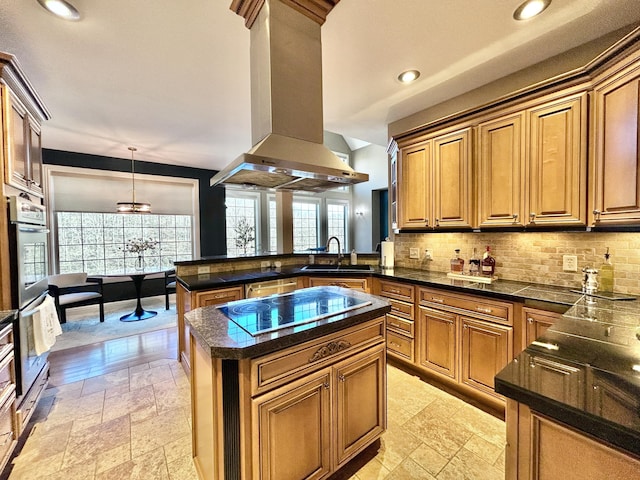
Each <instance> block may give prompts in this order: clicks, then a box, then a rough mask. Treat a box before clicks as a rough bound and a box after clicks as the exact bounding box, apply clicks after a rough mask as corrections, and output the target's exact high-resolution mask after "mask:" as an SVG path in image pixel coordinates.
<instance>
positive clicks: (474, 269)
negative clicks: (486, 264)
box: [469, 247, 480, 276]
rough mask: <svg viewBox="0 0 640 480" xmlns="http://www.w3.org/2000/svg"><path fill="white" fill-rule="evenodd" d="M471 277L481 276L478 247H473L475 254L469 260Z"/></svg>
mask: <svg viewBox="0 0 640 480" xmlns="http://www.w3.org/2000/svg"><path fill="white" fill-rule="evenodd" d="M469 275H473V276H475V275H480V258H479V257H478V253H477V249H476V247H473V254H472V255H471V258H470V259H469Z"/></svg>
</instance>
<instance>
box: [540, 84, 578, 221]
mask: <svg viewBox="0 0 640 480" xmlns="http://www.w3.org/2000/svg"><path fill="white" fill-rule="evenodd" d="M586 105H587V96H586V94H580V95H575V96H572V97H569V98H566V99H563V100H560V101H555V102H552V103H548V104H545V105H541V106H540V107H538V108H534V109H531V110H529V111H528V112H529V113H528V132H527V133H528V142H527V144H528V147H529V148H528V153H529V157H528V176H529V180H528V183H529V195H528V208H527V214H528V215H529V218H528V219H527V224H528V225H586V200H587V198H586V165H587V162H586V140H587V128H586V126H587V121H586Z"/></svg>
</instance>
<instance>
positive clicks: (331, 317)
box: [184, 287, 391, 359]
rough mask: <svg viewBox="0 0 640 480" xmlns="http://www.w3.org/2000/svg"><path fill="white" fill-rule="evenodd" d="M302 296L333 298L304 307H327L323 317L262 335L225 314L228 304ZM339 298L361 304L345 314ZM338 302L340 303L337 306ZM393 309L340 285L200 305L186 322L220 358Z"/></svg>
mask: <svg viewBox="0 0 640 480" xmlns="http://www.w3.org/2000/svg"><path fill="white" fill-rule="evenodd" d="M302 295H304V296H306V297H307V298H309V297H310V296H311V297H317V299H321V298H324V296H326V295H332V296H333V297H334V299H333V300H329V301H328V302H326V301H325V304H324V305H321V306H318V305H316V304H315V303H314V301H313V300H314V299H313V298H312V299H311V303H309V302H307V303H306V304H305V306H304V308H303V310H308V309H309V308H317V307H318V308H320V309H328V311H327V312H324V313H322V314H321V315H318V316H321V317H322V318H318V319H316V320H311V321H309V320H308V319H306V320H305V322H304V323H300V324H295V325H294V326H288V327H286V326H285V327H283V328H279V329H277V330H273V331H269V332H266V333H262V334H257V335H252V334H250V333H249V332H248V331H247V330H245V329H244V328H243V327H241V326H240V325H239V324H238V323H236V322H234V321H233V320H231V319H230V318H229V317H228V316H227V315H225V313H224V308H226V307H227V306H233V305H237V306H239V307H244V306H249V305H255V304H257V303H259V302H260V301H264V300H265V299H267V300H269V299H273V298H276V297H285V296H291V297H293V298H294V299H295V298H296V296H297V297H301V296H302ZM339 297H346V298H347V299H352V302H351V303H355V304H360V306H358V307H357V308H353V309H350V310H347V311H343V312H342V313H334V312H339V311H340V309H342V308H343V306H342V303H341V302H336V299H337V298H339ZM338 303H339V305H338ZM390 310H391V305H390V304H389V302H388V301H386V300H385V299H383V298H381V297H378V296H375V295H369V294H366V293H362V292H358V291H356V290H351V289H347V288H341V287H313V288H307V289H303V290H297V291H296V292H293V293H290V294H283V295H273V296H270V297H262V298H254V299H246V300H239V301H236V302H229V303H228V304H224V305H216V306H208V307H201V308H197V309H195V310H192V311H190V312H188V313H186V314H185V316H184V318H185V321H186V322H187V323H188V324H189V326H190V327H191V332H192V334H193V336H194V337H195V338H196V340H197V341H198V343H199V344H200V345H201V346H202V347H203V348H204V349H206V350H207V351H210V352H211V357H212V358H221V359H243V358H254V357H257V356H260V355H266V354H268V353H272V352H276V351H278V350H281V349H283V348H286V347H290V346H293V345H297V344H300V343H303V342H305V341H307V340H312V339H315V338H319V337H322V336H324V335H327V334H329V333H333V332H338V331H340V330H342V329H344V328H347V327H350V326H353V325H357V324H358V323H362V322H365V321H367V320H371V319H374V318H378V317H381V316H383V315H385V314H386V313H387V312H389V311H390ZM301 314H302V315H304V314H305V312H301V311H300V310H299V309H295V308H294V309H289V310H285V314H284V317H286V316H287V315H289V316H296V315H301ZM292 320H294V318H282V319H281V321H280V322H279V323H281V324H283V325H287V324H291V321H292Z"/></svg>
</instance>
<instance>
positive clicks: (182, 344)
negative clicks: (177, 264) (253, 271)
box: [176, 283, 244, 375]
mask: <svg viewBox="0 0 640 480" xmlns="http://www.w3.org/2000/svg"><path fill="white" fill-rule="evenodd" d="M243 298H244V286H242V285H238V286H236V287H230V288H216V289H213V290H201V291H195V292H191V291H189V290H187V289H186V288H185V287H184V286H183V285H182V284H181V283H178V284H177V285H176V305H177V313H178V360H179V361H180V363H181V364H182V368H184V370H185V372H186V373H187V375H189V371H190V370H191V358H190V357H191V352H190V348H189V336H190V335H189V331H190V329H189V325H188V324H186V323H185V321H184V314H185V313H187V312H189V311H191V310H193V309H196V308H199V307H206V306H209V305H221V304H223V303H227V302H232V301H234V300H242V299H243Z"/></svg>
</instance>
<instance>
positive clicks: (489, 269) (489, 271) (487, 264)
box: [480, 245, 496, 277]
mask: <svg viewBox="0 0 640 480" xmlns="http://www.w3.org/2000/svg"><path fill="white" fill-rule="evenodd" d="M495 271H496V259H495V258H493V257H492V256H491V247H490V246H489V245H487V251H486V252H484V255H482V261H481V262H480V273H482V275H484V276H486V277H493V274H494V273H495Z"/></svg>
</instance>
